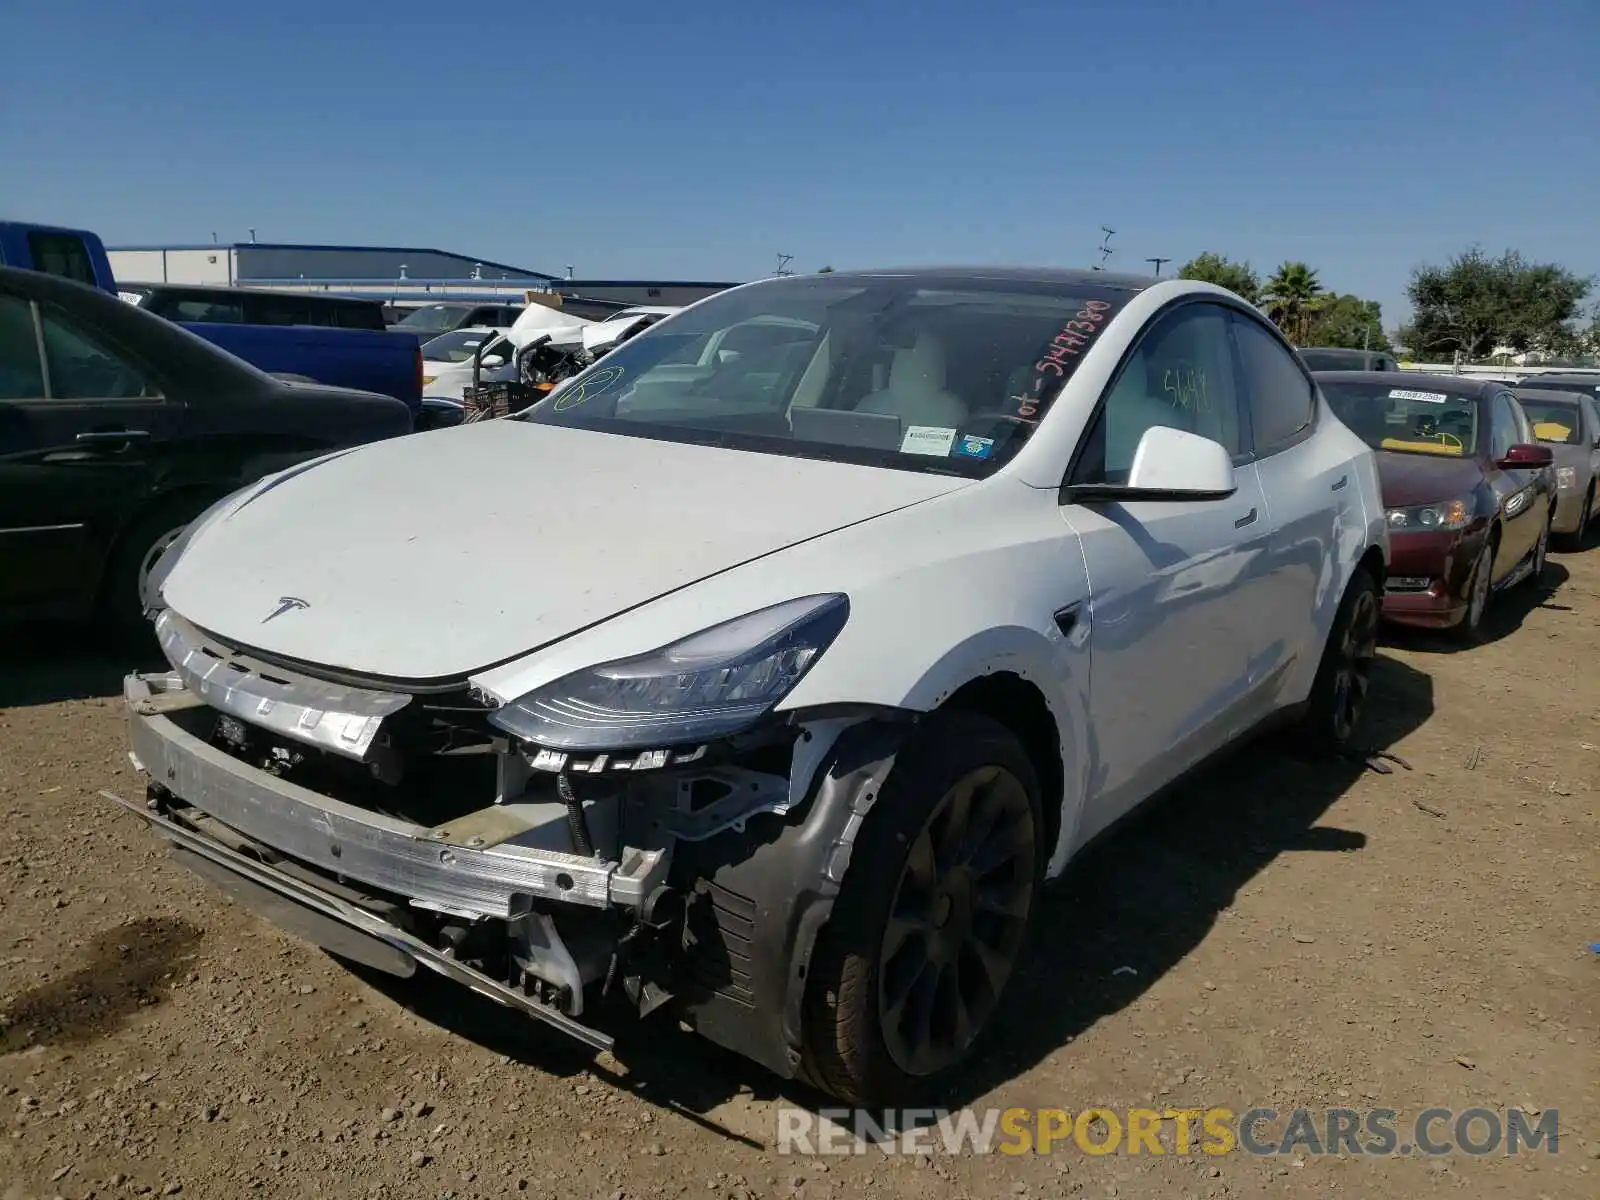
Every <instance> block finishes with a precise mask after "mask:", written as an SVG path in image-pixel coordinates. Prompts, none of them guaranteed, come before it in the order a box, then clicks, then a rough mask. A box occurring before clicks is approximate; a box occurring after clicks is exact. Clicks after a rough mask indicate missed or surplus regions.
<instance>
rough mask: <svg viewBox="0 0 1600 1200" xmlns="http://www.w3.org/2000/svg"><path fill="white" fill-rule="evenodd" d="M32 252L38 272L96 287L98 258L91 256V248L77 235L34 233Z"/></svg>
mask: <svg viewBox="0 0 1600 1200" xmlns="http://www.w3.org/2000/svg"><path fill="white" fill-rule="evenodd" d="M28 255H29V257H31V258H32V259H33V267H34V270H36V271H43V272H44V273H45V274H46V275H59V276H61V277H62V278H63V279H74V280H76V281H77V282H79V283H86V284H88V285H89V286H90V287H94V286H95V283H96V280H95V277H94V261H93V260H92V259H91V258H90V257H89V247H87V246H86V245H84V244H83V239H82V238H81V237H78V236H77V235H76V234H71V233H44V232H34V233H30V234H28Z"/></svg>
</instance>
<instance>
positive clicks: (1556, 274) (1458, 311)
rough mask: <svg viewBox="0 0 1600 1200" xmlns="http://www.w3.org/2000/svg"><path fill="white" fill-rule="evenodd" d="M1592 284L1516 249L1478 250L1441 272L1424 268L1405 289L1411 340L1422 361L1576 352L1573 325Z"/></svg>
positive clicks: (1459, 258) (1463, 255)
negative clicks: (1502, 351)
mask: <svg viewBox="0 0 1600 1200" xmlns="http://www.w3.org/2000/svg"><path fill="white" fill-rule="evenodd" d="M1593 284H1594V281H1593V279H1590V278H1584V277H1581V276H1578V275H1574V274H1573V273H1572V272H1571V271H1568V270H1567V269H1566V268H1565V267H1561V266H1558V265H1556V264H1555V263H1530V262H1528V261H1527V260H1526V259H1524V258H1523V257H1522V255H1521V254H1519V253H1518V252H1517V251H1515V250H1507V251H1506V252H1505V253H1504V254H1502V255H1500V257H1499V258H1490V257H1489V256H1488V255H1486V254H1485V253H1484V252H1483V251H1482V250H1481V249H1480V248H1479V247H1477V246H1474V247H1472V248H1471V249H1470V250H1467V251H1466V252H1465V253H1463V254H1458V255H1456V257H1455V258H1453V259H1451V260H1450V261H1449V262H1448V263H1446V264H1445V265H1444V266H1442V267H1438V266H1432V265H1426V264H1425V265H1423V266H1420V267H1418V268H1416V270H1414V271H1412V273H1411V283H1410V285H1409V286H1408V287H1407V288H1406V292H1407V294H1408V295H1409V296H1410V298H1411V306H1412V309H1413V312H1414V314H1415V315H1414V316H1413V319H1412V325H1411V326H1410V328H1409V329H1408V331H1407V332H1408V333H1409V335H1410V337H1411V339H1412V347H1413V349H1414V350H1415V351H1416V352H1417V354H1418V356H1419V357H1421V358H1424V359H1428V358H1434V359H1439V358H1449V357H1453V356H1454V355H1456V354H1457V353H1459V354H1461V355H1462V356H1463V357H1464V358H1468V359H1474V358H1482V357H1484V356H1486V355H1488V354H1491V353H1493V352H1494V350H1495V349H1496V348H1497V347H1501V346H1505V347H1509V348H1510V349H1512V350H1516V351H1525V350H1548V351H1554V352H1557V353H1560V352H1562V351H1564V350H1567V349H1569V348H1570V347H1571V345H1572V342H1573V340H1574V338H1575V337H1576V336H1577V331H1576V330H1575V329H1574V328H1573V327H1572V325H1571V322H1572V320H1573V318H1574V317H1576V316H1577V315H1578V310H1579V305H1580V304H1581V303H1582V302H1583V299H1584V297H1585V296H1587V295H1588V294H1589V291H1590V289H1591V288H1592V287H1593Z"/></svg>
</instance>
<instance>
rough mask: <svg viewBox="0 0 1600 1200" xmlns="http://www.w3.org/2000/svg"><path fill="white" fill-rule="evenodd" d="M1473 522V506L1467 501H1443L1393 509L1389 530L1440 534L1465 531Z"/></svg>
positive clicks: (1390, 513)
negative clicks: (1450, 531) (1447, 531)
mask: <svg viewBox="0 0 1600 1200" xmlns="http://www.w3.org/2000/svg"><path fill="white" fill-rule="evenodd" d="M1471 522H1472V505H1471V503H1470V502H1469V501H1466V500H1441V501H1440V502H1439V503H1437V504H1419V505H1416V506H1414V507H1412V508H1391V509H1390V510H1389V529H1390V531H1391V532H1394V533H1438V532H1440V531H1443V530H1448V529H1465V528H1466V527H1467V526H1468V525H1469V524H1471Z"/></svg>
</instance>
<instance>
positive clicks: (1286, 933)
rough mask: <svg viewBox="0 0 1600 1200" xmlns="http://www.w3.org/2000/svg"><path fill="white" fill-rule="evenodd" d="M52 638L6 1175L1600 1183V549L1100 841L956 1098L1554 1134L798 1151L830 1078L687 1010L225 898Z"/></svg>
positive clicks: (943, 1185) (159, 1187) (103, 686)
mask: <svg viewBox="0 0 1600 1200" xmlns="http://www.w3.org/2000/svg"><path fill="white" fill-rule="evenodd" d="M50 636H51V635H47V634H42V633H37V632H36V633H32V634H29V635H25V637H24V638H23V639H21V640H19V641H16V642H13V643H11V644H9V645H7V646H4V647H0V816H3V818H4V819H3V822H0V1200H23V1198H25V1197H46V1198H48V1197H53V1196H64V1197H73V1198H76V1197H84V1196H102V1197H104V1196H124V1195H128V1196H132V1195H146V1194H153V1195H157V1196H161V1195H178V1194H181V1195H183V1196H196V1197H208V1198H209V1197H219V1198H223V1200H227V1198H231V1197H256V1196H286V1197H318V1196H327V1197H333V1196H339V1197H345V1196H351V1197H360V1196H373V1197H380V1196H381V1197H396V1198H400V1197H458V1198H461V1200H466V1198H468V1197H501V1196H518V1195H531V1196H539V1197H553V1198H557V1200H581V1198H589V1197H610V1198H612V1200H617V1198H627V1200H644V1198H646V1197H660V1198H665V1197H675V1196H697V1197H720V1198H724V1200H726V1198H729V1197H740V1198H746V1197H790V1196H799V1197H801V1198H802V1200H823V1198H828V1197H832V1198H843V1197H847V1196H867V1197H912V1196H915V1197H926V1196H929V1195H934V1196H941V1197H942V1196H972V1197H985V1198H987V1197H994V1196H1018V1197H1055V1196H1063V1197H1078V1196H1083V1197H1091V1198H1096V1197H1145V1196H1151V1197H1156V1196H1160V1197H1177V1196H1195V1197H1228V1198H1234V1197H1251V1196H1265V1195H1268V1194H1281V1193H1283V1192H1284V1191H1285V1190H1287V1191H1288V1192H1290V1193H1292V1194H1297V1195H1300V1194H1303V1195H1316V1196H1319V1197H1322V1196H1329V1195H1359V1196H1365V1197H1396V1198H1399V1197H1405V1198H1411V1197H1417V1196H1425V1195H1433V1194H1446V1195H1453V1194H1461V1195H1473V1196H1478V1195H1485V1196H1507V1197H1516V1198H1517V1200H1537V1198H1538V1197H1550V1198H1552V1200H1558V1198H1563V1197H1586V1198H1592V1197H1595V1196H1597V1195H1600V955H1596V954H1595V953H1593V952H1592V951H1590V949H1589V946H1590V944H1591V943H1594V942H1600V903H1597V902H1600V818H1597V808H1596V794H1597V787H1600V550H1591V551H1589V552H1588V553H1587V554H1583V555H1568V556H1564V557H1558V558H1556V559H1554V560H1552V565H1551V568H1550V572H1549V576H1548V577H1547V579H1546V583H1545V586H1544V588H1543V589H1542V590H1539V591H1533V590H1528V591H1525V592H1524V593H1523V594H1522V595H1521V596H1508V597H1505V598H1503V599H1502V600H1501V601H1500V602H1499V611H1498V614H1497V616H1496V618H1495V625H1494V637H1493V639H1492V640H1491V641H1490V642H1489V644H1486V645H1484V646H1481V647H1478V648H1475V649H1472V650H1470V651H1467V652H1452V650H1451V648H1450V647H1449V646H1448V645H1445V644H1442V643H1439V642H1436V641H1432V640H1428V639H1416V638H1400V639H1390V640H1389V642H1388V643H1387V644H1386V645H1385V647H1384V651H1383V658H1382V661H1381V663H1380V670H1379V679H1378V684H1377V687H1376V693H1375V696H1374V707H1373V712H1372V716H1373V720H1372V722H1371V725H1370V727H1369V730H1368V733H1369V735H1370V737H1371V739H1372V742H1373V745H1374V747H1375V748H1386V749H1388V750H1391V751H1393V752H1394V753H1396V754H1398V755H1399V756H1400V757H1402V758H1403V759H1404V760H1405V761H1406V762H1407V763H1409V764H1410V766H1411V767H1412V768H1413V769H1411V770H1405V769H1402V768H1400V767H1398V766H1397V767H1395V768H1394V770H1393V773H1392V774H1378V773H1374V772H1371V771H1368V770H1366V769H1365V768H1364V767H1363V766H1361V765H1358V764H1355V763H1351V764H1349V765H1348V766H1340V767H1335V768H1329V767H1328V766H1326V765H1312V764H1309V763H1305V762H1301V761H1297V760H1295V759H1293V758H1290V757H1286V756H1284V755H1282V754H1281V753H1280V752H1279V751H1278V750H1276V749H1274V748H1273V747H1272V746H1270V745H1261V746H1257V747H1255V748H1252V749H1249V750H1247V751H1245V752H1243V753H1241V754H1240V755H1238V756H1236V757H1235V758H1234V759H1232V760H1230V761H1228V762H1226V763H1224V764H1222V765H1220V766H1218V767H1216V768H1214V769H1212V770H1210V771H1208V772H1207V773H1206V774H1205V775H1204V776H1203V777H1200V778H1197V779H1196V780H1194V781H1193V782H1191V783H1189V784H1186V785H1185V786H1184V787H1182V788H1181V789H1180V790H1178V791H1177V792H1176V793H1175V794H1173V795H1172V796H1171V797H1170V798H1169V799H1166V800H1164V801H1162V802H1160V803H1158V804H1156V805H1154V806H1152V807H1151V809H1150V811H1149V812H1148V814H1147V815H1146V816H1144V817H1143V818H1141V819H1140V820H1139V821H1137V822H1135V823H1134V824H1132V825H1131V826H1130V827H1128V828H1127V829H1126V831H1124V832H1122V833H1120V834H1118V835H1117V836H1115V837H1114V838H1112V839H1110V840H1109V841H1108V842H1106V843H1105V844H1104V846H1103V847H1102V848H1099V849H1097V850H1096V851H1095V852H1093V853H1092V854H1091V855H1089V856H1087V857H1086V858H1085V859H1084V861H1083V862H1082V863H1081V864H1080V865H1079V866H1078V867H1077V868H1076V869H1075V870H1074V871H1073V873H1072V874H1071V876H1070V877H1069V879H1068V880H1067V881H1066V882H1065V884H1064V885H1063V886H1062V888H1060V889H1059V891H1058V892H1057V893H1056V894H1054V895H1052V897H1051V899H1050V900H1049V902H1048V905H1047V908H1046V911H1045V919H1044V923H1043V929H1042V932H1041V937H1040V946H1039V949H1038V951H1037V952H1036V954H1035V955H1034V957H1033V958H1032V960H1031V962H1030V965H1029V966H1028V969H1027V971H1026V975H1025V977H1024V978H1023V979H1022V981H1021V986H1019V987H1017V988H1015V989H1014V992H1013V1002H1012V1004H1011V1011H1010V1012H1009V1014H1008V1015H1007V1019H1006V1021H1005V1034H1004V1036H1003V1037H1002V1038H1001V1039H1000V1041H999V1045H998V1046H997V1048H996V1049H995V1052H994V1053H993V1054H992V1055H990V1056H988V1058H987V1059H986V1061H985V1062H984V1063H983V1064H982V1065H981V1067H980V1069H979V1071H978V1072H977V1074H976V1075H975V1077H974V1079H973V1082H972V1087H971V1090H970V1093H969V1094H967V1095H965V1096H961V1097H953V1098H952V1099H953V1101H956V1102H960V1101H967V1102H970V1103H973V1104H977V1105H981V1106H990V1105H993V1106H1001V1107H1005V1106H1013V1105H1021V1106H1059V1107H1063V1108H1067V1109H1069V1110H1072V1111H1080V1110H1082V1109H1084V1108H1086V1107H1089V1106H1091V1105H1100V1106H1107V1107H1110V1108H1113V1109H1126V1108H1130V1107H1146V1106H1148V1107H1155V1108H1161V1107H1164V1106H1176V1105H1185V1106H1193V1107H1202V1108H1204V1107H1226V1108H1230V1109H1233V1110H1234V1111H1236V1112H1243V1111H1244V1110H1246V1109H1249V1108H1251V1107H1253V1106H1262V1107H1271V1108H1276V1109H1278V1110H1280V1111H1282V1112H1285V1113H1286V1112H1287V1111H1288V1110H1291V1109H1293V1108H1295V1107H1297V1106H1307V1107H1314V1108H1319V1109H1320V1108H1324V1107H1327V1106H1345V1107H1350V1108H1355V1109H1371V1108H1375V1107H1384V1108H1391V1109H1395V1110H1397V1111H1398V1112H1399V1113H1401V1114H1402V1118H1401V1122H1400V1126H1401V1129H1402V1130H1404V1129H1405V1128H1406V1124H1405V1122H1406V1119H1407V1115H1408V1114H1409V1115H1410V1116H1414V1115H1415V1114H1416V1113H1417V1112H1418V1111H1420V1110H1421V1109H1423V1108H1425V1107H1427V1106H1430V1105H1440V1106H1447V1107H1451V1108H1455V1109H1462V1108H1467V1107H1471V1106H1474V1105H1481V1106H1485V1107H1489V1108H1495V1109H1500V1110H1504V1109H1506V1108H1512V1107H1520V1108H1523V1109H1538V1110H1544V1111H1548V1110H1552V1109H1554V1110H1559V1114H1560V1119H1559V1129H1560V1143H1559V1152H1558V1153H1557V1154H1554V1155H1551V1154H1548V1153H1546V1152H1545V1151H1544V1150H1540V1151H1538V1152H1535V1153H1524V1154H1523V1155H1521V1156H1517V1157H1508V1156H1506V1155H1504V1154H1499V1155H1491V1156H1488V1157H1484V1158H1474V1157H1469V1156H1466V1155H1462V1154H1455V1155H1451V1156H1449V1157H1447V1158H1441V1159H1429V1160H1425V1159H1423V1158H1420V1157H1417V1156H1411V1157H1405V1158H1401V1157H1388V1158H1383V1159H1375V1158H1371V1157H1364V1158H1356V1157H1351V1156H1348V1155H1347V1156H1342V1157H1306V1156H1304V1155H1303V1154H1299V1155H1291V1156H1285V1157H1275V1158H1258V1157H1252V1156H1250V1155H1246V1154H1242V1153H1234V1154H1229V1155H1224V1156H1220V1157H1208V1156H1205V1155H1200V1154H1190V1155H1176V1154H1166V1155H1162V1156H1156V1155H1152V1154H1149V1153H1144V1154H1140V1155H1136V1156H1129V1155H1123V1154H1114V1155H1108V1156H1102V1157H1094V1156H1090V1155H1087V1154H1084V1153H1082V1152H1081V1151H1079V1150H1078V1149H1076V1148H1075V1147H1072V1146H1071V1144H1070V1142H1069V1143H1068V1146H1067V1148H1065V1149H1061V1148H1058V1149H1057V1150H1056V1152H1054V1153H1052V1154H1049V1155H1023V1156H1017V1157H1007V1156H999V1155H996V1156H989V1157H976V1156H971V1155H965V1156H950V1155H945V1154H942V1153H935V1154H933V1155H932V1156H909V1155H908V1156H896V1157H887V1156H884V1155H882V1154H880V1153H878V1152H877V1151H876V1150H869V1152H868V1153H865V1154H862V1155H858V1156H845V1157H826V1158H824V1157H803V1156H797V1155H789V1154H780V1153H778V1152H777V1149H776V1146H775V1137H776V1130H777V1113H778V1110H779V1109H780V1108H781V1107H784V1106H796V1105H798V1106H802V1107H809V1108H815V1107H817V1106H818V1105H821V1104H824V1103H825V1102H824V1101H822V1100H820V1099H819V1098H818V1097H816V1096H815V1095H813V1094H810V1093H807V1092H806V1091H804V1090H803V1089H800V1088H798V1087H794V1086H790V1085H782V1084H780V1083H779V1081H777V1080H775V1079H773V1078H772V1077H771V1076H769V1075H766V1074H765V1073H763V1072H762V1071H761V1070H759V1069H758V1068H755V1067H753V1066H750V1065H748V1064H746V1063H744V1062H743V1061H741V1060H738V1059H736V1058H734V1057H732V1056H730V1055H727V1054H724V1053H721V1052H718V1051H716V1050H714V1049H713V1048H711V1047H709V1046H707V1045H705V1044H703V1043H701V1042H699V1041H697V1040H696V1039H694V1038H693V1037H692V1036H690V1035H687V1034H684V1033H681V1032H680V1031H678V1030H677V1028H676V1027H675V1026H673V1025H671V1024H668V1023H664V1022H659V1021H658V1022H654V1023H648V1024H645V1025H641V1026H637V1027H635V1026H630V1025H628V1024H626V1023H620V1024H618V1025H616V1026H615V1027H614V1028H615V1032H617V1033H618V1035H619V1040H618V1045H617V1052H616V1055H615V1056H612V1055H610V1054H606V1055H601V1056H599V1057H598V1058H596V1057H595V1056H593V1055H590V1054H589V1053H588V1052H587V1051H583V1050H581V1048H576V1047H574V1046H573V1045H571V1044H569V1043H566V1042H564V1041H563V1040H562V1039H560V1037H559V1036H558V1035H554V1034H547V1033H545V1032H544V1031H543V1030H541V1029H539V1028H536V1027H534V1026H532V1025H530V1024H527V1023H524V1022H523V1021H522V1020H520V1019H518V1018H517V1017H515V1016H513V1015H512V1014H509V1013H507V1012H505V1011H503V1010H500V1009H497V1008H495V1007H494V1006H493V1005H491V1004H488V1003H487V1002H479V1001H477V1000H476V999H475V998H472V997H470V996H467V995H465V994H463V993H461V992H459V991H456V990H454V989H452V988H450V987H449V986H448V985H446V984H443V983H442V982H430V981H429V980H426V979H423V980H416V981H411V982H408V983H400V982H390V981H386V980H382V979H373V978H367V977H362V976H357V975H353V974H351V973H349V972H348V971H346V970H345V969H343V968H342V967H341V966H339V965H338V964H337V963H335V962H334V961H333V960H331V959H329V958H327V957H326V956H324V955H322V954H321V953H319V952H318V951H316V950H313V949H310V948H308V947H306V946H303V945H300V944H298V943H296V942H294V941H291V940H289V939H288V938H286V937H283V936H280V935H279V934H278V933H276V932H275V931H274V930H273V929H271V928H270V927H269V926H267V925H265V924H263V923H261V922H260V921H258V920H256V919H254V918H253V917H251V916H249V915H247V914H245V913H243V912H241V911H240V910H238V909H236V908H232V907H226V906H224V905H221V904H219V903H218V900H217V898H216V896H215V895H214V893H213V892H212V891H211V890H209V889H208V888H207V887H206V886H205V885H203V884H202V883H200V882H199V881H198V880H197V879H194V878H192V877H190V876H189V875H188V874H186V873H185V872H183V871H181V870H180V869H178V868H176V867H174V866H171V865H169V864H168V862H167V859H166V855H165V852H164V851H163V850H162V849H161V847H160V845H159V843H158V842H157V840H156V839H155V838H154V837H153V836H152V835H150V834H149V833H148V832H147V831H146V830H145V829H144V828H143V827H142V826H141V825H140V824H139V823H138V822H137V821H136V820H135V819H134V818H132V817H130V816H126V815H123V814H121V813H120V812H117V811H115V810H114V809H113V808H112V807H111V806H110V805H109V804H108V803H106V802H105V801H104V800H102V799H100V798H98V797H97V795H96V793H97V792H98V791H99V789H101V788H108V789H110V790H113V791H116V792H119V793H121V794H124V795H139V794H141V785H140V783H139V781H138V779H137V777H136V775H135V773H134V772H133V771H132V769H131V768H130V766H129V765H128V762H127V759H126V758H125V756H124V737H123V730H122V727H121V718H120V711H119V707H120V706H119V704H118V702H117V701H116V699H115V696H116V694H117V689H118V678H119V676H120V674H121V671H122V668H123V666H124V664H122V663H120V662H115V661H111V660H110V659H109V658H106V657H93V656H90V657H86V658H84V659H82V660H72V661H66V662H63V661H61V660H60V659H59V658H58V657H56V656H53V655H51V654H50V653H49V652H48V650H47V649H46V648H45V642H46V640H47V638H48V637H50ZM53 636H60V635H53Z"/></svg>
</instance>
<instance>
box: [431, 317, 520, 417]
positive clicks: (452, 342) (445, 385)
mask: <svg viewBox="0 0 1600 1200" xmlns="http://www.w3.org/2000/svg"><path fill="white" fill-rule="evenodd" d="M475 357H478V358H479V361H478V364H477V365H478V369H479V380H480V382H482V383H502V382H505V381H507V380H513V379H515V378H516V377H517V365H516V347H515V346H513V345H512V344H511V342H510V341H509V340H508V339H507V337H506V331H505V330H501V329H490V328H485V327H482V326H479V327H476V328H473V329H456V330H453V331H451V332H450V333H441V334H440V335H439V336H438V337H436V338H433V339H431V340H429V341H426V342H424V343H423V344H422V394H423V396H424V398H427V399H433V400H456V401H459V400H460V399H461V398H462V396H463V394H464V393H465V392H466V389H467V388H469V387H471V386H472V372H473V359H474V358H475Z"/></svg>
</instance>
